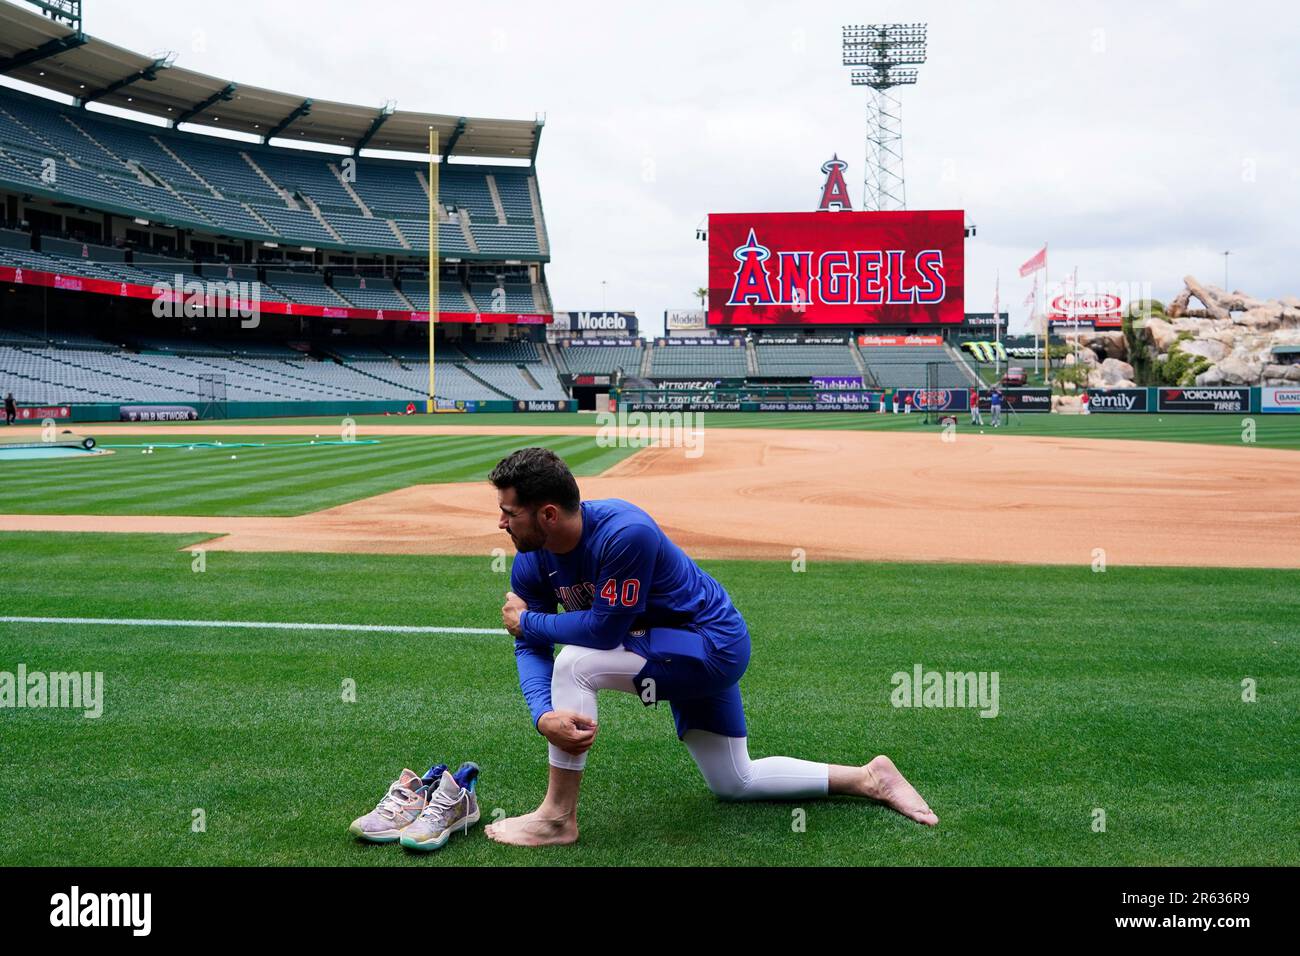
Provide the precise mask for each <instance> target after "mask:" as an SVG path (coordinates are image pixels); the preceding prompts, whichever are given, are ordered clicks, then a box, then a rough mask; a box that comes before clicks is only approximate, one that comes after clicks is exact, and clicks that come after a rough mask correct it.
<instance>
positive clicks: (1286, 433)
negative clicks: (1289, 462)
mask: <svg viewBox="0 0 1300 956" xmlns="http://www.w3.org/2000/svg"><path fill="white" fill-rule="evenodd" d="M954 414H956V416H957V426H958V432H959V433H960V432H962V431H964V430H966V429H967V428H969V427H970V426H968V425H967V424H966V423H967V421H969V417H970V413H969V412H957V413H954ZM923 417H924V416H923V415H920V414H918V413H915V412H914V413H912V414H911V415H903V414H899V415H893V414H886V415H878V414H876V413H874V412H867V413H855V412H788V413H784V412H705V413H704V425H705V427H706V428H795V429H801V428H811V429H824V428H829V429H849V430H855V431H856V430H868V431H875V430H884V431H903V432H908V431H920V430H923V429H926V428H930V429H934V428H937V427H938V426H937V425H928V426H927V425H924V424H922V422H921V421H920V419H921V418H923ZM1005 417H1006V418H1007V419H1008V424H1007V426H1006V427H1005V428H1000V429H996V430H995V429H993V428H990V427H987V426H986V427H985V434H990V435H993V434H999V435H1053V436H1060V437H1065V438H1121V439H1133V440H1138V441H1181V442H1198V443H1203V444H1214V445H1240V444H1246V443H1245V442H1243V441H1242V435H1243V429H1244V428H1245V425H1244V424H1243V423H1244V422H1245V421H1246V420H1247V419H1250V420H1251V421H1253V422H1254V439H1255V440H1254V442H1253V443H1250V444H1254V445H1256V446H1258V447H1262V448H1290V449H1297V450H1300V415H1217V414H1207V415H1199V414H1186V413H1184V414H1178V415H1120V414H1105V413H1098V414H1093V415H1046V414H1042V413H1034V414H1022V415H1019V416H1014V417H1013V416H1011V415H1007V416H1005ZM988 418H989V416H988V413H987V412H986V413H985V415H984V420H985V422H987V421H988ZM340 421H341V419H339V418H249V419H238V420H230V421H225V420H223V421H220V422H204V423H203V424H205V425H216V424H220V425H264V426H266V425H319V426H320V427H321V431H322V434H324V433H327V432H328V433H329V434H330V435H331V436H335V435H337V434H338V429H339V422H340ZM355 421H356V422H357V423H358V424H359V425H452V426H456V425H469V426H475V425H529V426H556V425H586V426H589V427H593V428H594V427H596V426H597V424H598V420H597V417H596V415H594V414H592V413H589V412H588V413H578V412H572V413H571V412H536V413H533V414H524V413H505V414H495V413H493V414H481V415H480V414H477V413H476V414H465V415H451V414H443V415H437V416H431V415H412V416H399V417H393V416H384V415H358V416H356V418H355ZM183 427H184V426H183V425H167V426H160V428H159V432H160V433H163V432H168V431H176V432H178V433H179V431H180V429H182V428H183ZM77 430H78V431H81V432H84V433H87V434H91V435H94V434H96V432H95V426H94V425H93V424H85V425H80V426H77ZM100 434H101V436H102V437H103V438H104V440H105V441H109V440H111V439H110V438H109V437H108V435H109V433H108V432H107V431H103V432H101V433H100ZM130 440H131V441H139V440H140V439H138V438H132V439H130Z"/></svg>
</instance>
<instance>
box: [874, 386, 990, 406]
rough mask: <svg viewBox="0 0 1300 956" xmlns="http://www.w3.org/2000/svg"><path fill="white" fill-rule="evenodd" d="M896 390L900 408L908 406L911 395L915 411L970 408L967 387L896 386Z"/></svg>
mask: <svg viewBox="0 0 1300 956" xmlns="http://www.w3.org/2000/svg"><path fill="white" fill-rule="evenodd" d="M894 392H895V394H896V395H897V396H898V406H899V408H906V407H907V400H908V398H909V397H910V398H911V399H912V411H914V412H920V411H925V410H927V409H928V410H929V411H932V412H964V411H966V410H968V409H969V408H970V390H969V389H965V388H896V389H894ZM891 401H892V400H891Z"/></svg>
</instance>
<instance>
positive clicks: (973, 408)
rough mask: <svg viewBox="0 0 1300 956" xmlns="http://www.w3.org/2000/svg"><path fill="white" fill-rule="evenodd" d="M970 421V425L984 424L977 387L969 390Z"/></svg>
mask: <svg viewBox="0 0 1300 956" xmlns="http://www.w3.org/2000/svg"><path fill="white" fill-rule="evenodd" d="M970 423H971V424H972V425H983V424H984V416H983V415H981V414H980V390H979V389H978V388H972V389H971V390H970Z"/></svg>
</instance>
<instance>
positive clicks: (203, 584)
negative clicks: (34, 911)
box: [0, 534, 1300, 867]
mask: <svg viewBox="0 0 1300 956" xmlns="http://www.w3.org/2000/svg"><path fill="white" fill-rule="evenodd" d="M193 540H196V539H195V538H193V537H191V538H182V537H169V536H154V535H121V536H110V535H58V534H3V535H0V579H2V580H3V581H4V593H5V600H4V602H3V613H4V614H5V615H11V616H12V615H24V616H40V615H49V616H71V615H77V616H91V617H105V618H108V617H131V618H155V619H157V618H170V619H201V620H259V621H298V622H301V621H316V622H329V623H367V624H406V625H410V624H420V625H444V626H478V627H496V626H499V624H500V617H499V606H500V595H501V592H502V591H503V590H504V589H505V585H506V576H505V575H504V574H499V573H494V572H493V570H492V568H491V566H490V563H489V560H488V559H487V558H482V559H479V558H441V557H440V558H435V557H418V556H391V557H390V556H350V555H305V554H236V553H215V552H214V553H210V554H208V555H207V568H206V570H205V571H203V572H202V573H196V572H194V571H193V570H192V569H191V557H190V555H189V554H188V553H184V552H179V551H178V550H177V549H178V548H180V547H181V546H182V544H184V543H185V542H186V541H193ZM704 564H705V567H706V568H707V570H709V571H710V572H711V573H713V574H714V575H715V576H716V577H717V578H718V579H719V580H721V581H722V582H723V583H724V584H725V586H726V587H727V588H728V589H729V591H730V592H731V594H732V595H733V597H734V599H735V601H736V603H737V605H738V606H739V607H740V608H741V610H742V611H743V612H744V613H745V615H746V619H747V620H748V622H749V624H750V629H751V632H752V634H753V636H754V658H753V661H752V663H751V665H750V669H749V671H748V673H747V674H746V676H745V678H744V680H743V681H742V685H741V686H742V690H743V692H744V695H745V699H746V704H747V712H748V716H749V721H750V741H751V752H752V754H753V755H754V756H761V755H765V754H773V753H786V754H791V755H797V756H805V757H810V758H819V759H829V760H832V761H836V762H844V763H861V762H864V761H866V760H868V759H870V758H871V757H872V756H874V755H875V754H876V753H879V752H885V753H888V754H890V755H891V756H893V757H894V759H895V760H896V761H897V763H898V765H899V767H900V768H901V769H902V770H903V772H904V773H906V774H907V775H908V776H909V777H910V779H911V780H913V782H915V783H916V785H917V786H918V787H919V789H920V790H921V792H922V793H923V794H924V795H925V797H926V798H927V799H928V800H929V801H930V803H931V805H932V806H933V807H934V808H935V810H936V811H937V813H938V814H939V816H940V818H941V823H940V825H939V827H938V828H936V829H933V830H928V829H924V828H922V827H920V826H917V825H915V824H913V823H910V822H908V821H906V820H904V819H903V818H902V817H900V816H898V815H896V814H893V813H891V812H889V811H886V810H884V809H882V808H879V807H876V806H873V805H871V804H868V803H865V802H863V801H858V800H853V799H849V798H837V799H833V800H828V801H812V800H805V801H801V802H799V803H797V804H795V805H793V806H794V807H798V808H802V809H803V810H804V811H806V814H807V817H806V831H805V832H795V831H794V830H793V828H792V819H793V818H792V806H791V805H785V804H779V803H758V804H727V803H722V802H719V801H717V800H716V799H715V798H713V797H712V796H711V795H710V794H709V792H708V791H707V789H706V788H705V786H704V783H703V781H702V780H701V779H700V777H699V775H698V773H697V771H696V770H695V768H694V766H693V764H692V763H691V761H690V759H689V757H688V755H687V754H686V752H685V750H684V748H683V747H682V746H681V745H680V744H679V743H678V742H677V740H676V738H675V736H674V734H673V732H672V724H671V720H670V716H669V714H668V711H667V709H666V708H660V709H658V710H655V709H646V708H643V707H642V706H641V705H640V703H639V701H637V700H635V699H634V698H632V697H631V696H623V695H618V694H612V693H609V692H605V693H603V694H602V695H601V710H600V721H601V733H600V737H599V739H598V740H597V743H596V746H595V748H594V750H593V751H592V757H591V761H590V765H589V773H588V779H587V781H586V784H585V787H584V792H583V801H582V807H581V826H582V838H581V840H580V842H579V843H578V844H577V845H576V846H573V847H568V848H550V849H545V850H531V851H530V850H524V849H518V848H511V847H503V846H499V845H497V844H494V843H492V842H490V841H489V840H487V839H486V838H485V837H484V836H483V833H482V828H481V825H480V827H477V828H475V829H474V830H473V831H471V833H470V834H469V836H467V837H465V836H457V837H454V838H453V839H452V841H451V843H450V844H449V845H448V846H447V847H446V848H444V849H443V850H441V851H439V852H438V853H436V854H433V855H431V856H428V857H416V856H412V855H408V854H407V853H405V852H404V851H402V850H401V849H400V848H399V847H396V846H383V847H369V846H364V845H359V844H357V843H354V842H353V841H352V840H351V839H350V838H349V837H348V834H347V825H348V823H349V822H350V821H351V820H352V818H353V817H354V816H357V815H359V814H361V813H363V812H365V811H368V810H369V809H371V808H372V807H373V806H374V804H375V803H376V801H377V800H378V799H379V798H380V796H381V795H382V794H383V792H384V789H385V787H386V786H387V784H388V783H389V781H390V780H392V779H393V777H395V776H396V774H397V772H398V771H399V770H400V769H401V768H402V767H403V766H409V767H411V768H412V769H414V770H416V771H417V772H422V771H423V770H424V769H425V768H426V767H427V766H428V765H429V764H430V763H431V762H433V761H434V760H435V759H436V760H443V761H448V762H452V763H457V762H459V761H462V760H466V759H473V760H476V761H477V762H479V763H480V764H481V765H482V767H483V777H482V782H481V795H482V802H483V807H484V812H485V820H486V819H490V816H491V814H492V811H493V810H494V809H495V808H502V809H503V810H504V811H506V812H508V813H511V814H513V813H518V812H523V811H526V810H529V809H531V808H532V807H533V806H534V805H535V804H536V803H537V801H538V799H539V798H540V795H541V788H542V785H543V780H544V778H545V773H546V770H545V748H544V746H543V745H542V741H541V738H540V737H539V736H538V735H537V734H536V732H535V731H534V730H532V729H531V727H530V726H529V721H528V716H527V711H526V710H525V708H524V705H523V701H522V699H521V695H520V693H519V689H518V685H517V681H516V676H515V668H514V659H513V655H512V653H511V645H510V642H509V639H508V638H507V637H506V636H504V635H444V634H434V635H418V636H412V635H399V634H390V633H364V634H363V633H347V632H335V631H326V632H301V631H249V630H229V629H197V628H179V627H137V626H107V625H88V624H17V623H0V670H3V671H9V672H15V671H16V669H17V665H18V664H19V663H23V664H25V665H26V667H27V668H28V670H29V671H36V670H39V671H46V672H48V671H55V670H61V671H68V670H78V671H92V672H93V671H101V672H103V674H104V683H105V699H104V712H103V716H102V717H100V718H99V719H97V720H94V719H86V718H84V717H83V716H82V715H81V712H80V711H70V710H58V709H45V710H32V709H25V710H8V709H6V710H0V740H2V741H3V746H0V819H3V820H4V834H3V838H2V839H0V864H4V865H14V864H36V865H46V864H50V865H71V864H83V865H105V864H161V865H187V864H216V865H225V864H231V865H234V864H308V865H314V864H320V865H359V866H385V865H395V866H423V867H439V866H458V865H464V864H502V865H513V864H667V865H680V864H811V865H819V864H855V865H898V864H912V865H922V864H938V865H981V864H983V865H999V864H1011V865H1041V864H1082V865H1109V864H1184V865H1207V864H1223V865H1244V864H1286V865H1296V864H1300V832H1298V831H1297V830H1296V827H1295V825H1294V822H1295V820H1296V818H1297V815H1300V779H1298V778H1297V764H1298V762H1300V761H1298V759H1297V758H1298V753H1297V740H1300V654H1298V653H1297V651H1298V650H1300V637H1298V636H1297V632H1296V629H1295V622H1296V621H1297V620H1300V572H1296V571H1259V570H1219V569H1213V568H1205V569H1135V568H1122V567H1112V568H1111V569H1110V570H1108V571H1107V572H1105V573H1103V574H1094V573H1092V572H1091V571H1090V570H1089V568H1088V567H1087V566H1086V565H1080V566H1079V567H1051V568H1033V567H1013V566H988V565H979V566H952V565H938V564H927V565H899V564H860V563H827V564H817V563H814V564H811V565H810V566H809V567H808V570H807V571H806V572H805V573H801V574H796V573H793V572H792V571H791V568H790V566H789V565H788V564H785V563H781V562H738V561H736V562H705V563H704ZM916 663H920V664H922V665H924V667H925V668H927V669H933V670H939V671H948V670H954V671H965V670H973V671H997V672H998V673H999V679H1000V680H999V694H1000V700H999V708H1000V713H999V715H998V716H997V717H996V718H992V719H983V718H981V717H979V716H978V714H977V713H976V711H975V710H973V709H955V708H954V709H895V708H894V707H892V706H891V704H890V692H891V690H892V684H891V680H890V678H891V675H892V674H893V673H895V672H897V671H904V672H910V671H911V669H912V667H913V665H914V664H916ZM349 678H350V679H352V680H354V681H355V682H356V697H357V700H356V702H355V703H346V702H344V701H343V700H342V699H341V687H342V685H343V681H344V680H345V679H349ZM1245 678H1253V679H1254V680H1256V681H1257V682H1258V701H1257V702H1255V703H1244V702H1243V701H1242V689H1241V684H1242V681H1243V679H1245ZM195 808H202V809H203V810H204V811H205V813H206V826H207V829H206V832H204V833H194V832H191V820H192V815H191V814H192V811H193V810H194V809H195ZM1096 808H1100V809H1102V810H1104V811H1105V813H1106V830H1105V832H1104V833H1098V832H1094V831H1093V829H1092V823H1093V820H1094V809H1096Z"/></svg>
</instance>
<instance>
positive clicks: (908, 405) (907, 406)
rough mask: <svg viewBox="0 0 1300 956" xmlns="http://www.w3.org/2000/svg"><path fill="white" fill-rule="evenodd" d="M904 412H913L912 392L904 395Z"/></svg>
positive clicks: (905, 413)
mask: <svg viewBox="0 0 1300 956" xmlns="http://www.w3.org/2000/svg"><path fill="white" fill-rule="evenodd" d="M903 414H904V415H910V414H912V393H911V392H908V393H907V394H906V395H904V396H903Z"/></svg>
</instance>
